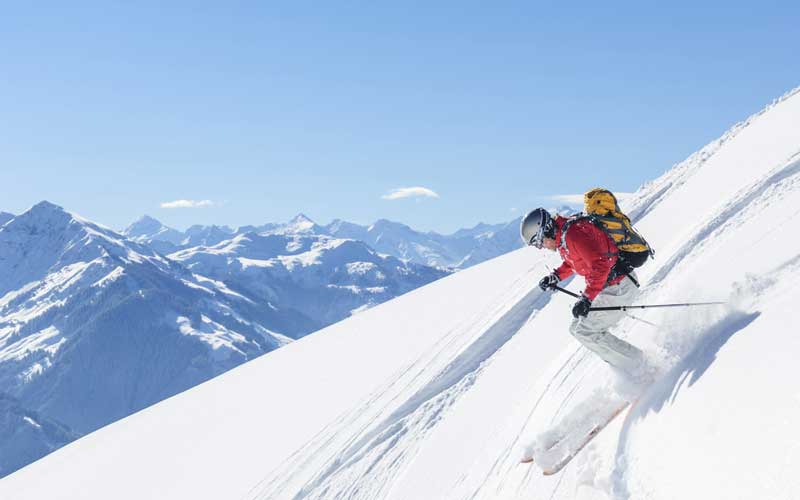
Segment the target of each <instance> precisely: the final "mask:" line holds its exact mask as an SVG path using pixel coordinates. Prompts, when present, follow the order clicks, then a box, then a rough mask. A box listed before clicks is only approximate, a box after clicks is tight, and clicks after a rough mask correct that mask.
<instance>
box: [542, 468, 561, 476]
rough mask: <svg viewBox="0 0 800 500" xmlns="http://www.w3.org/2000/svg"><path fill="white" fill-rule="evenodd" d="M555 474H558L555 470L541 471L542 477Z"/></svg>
mask: <svg viewBox="0 0 800 500" xmlns="http://www.w3.org/2000/svg"><path fill="white" fill-rule="evenodd" d="M557 472H558V471H557V470H550V469H546V470H543V471H542V475H544V476H552V475H553V474H555V473H557Z"/></svg>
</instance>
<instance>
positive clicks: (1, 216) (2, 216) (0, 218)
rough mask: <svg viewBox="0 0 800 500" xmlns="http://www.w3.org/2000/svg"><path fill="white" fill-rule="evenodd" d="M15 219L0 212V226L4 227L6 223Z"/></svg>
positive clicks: (8, 214) (6, 213)
mask: <svg viewBox="0 0 800 500" xmlns="http://www.w3.org/2000/svg"><path fill="white" fill-rule="evenodd" d="M14 217H16V216H15V215H14V214H10V213H8V212H0V226H2V225H4V224H5V223H6V222H8V221H10V220H11V219H13V218H14Z"/></svg>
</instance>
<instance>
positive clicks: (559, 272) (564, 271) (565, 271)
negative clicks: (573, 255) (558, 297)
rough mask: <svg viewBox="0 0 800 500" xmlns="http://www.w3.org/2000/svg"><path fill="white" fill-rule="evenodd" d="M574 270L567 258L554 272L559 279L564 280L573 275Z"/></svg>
mask: <svg viewBox="0 0 800 500" xmlns="http://www.w3.org/2000/svg"><path fill="white" fill-rule="evenodd" d="M574 272H575V270H574V269H572V266H571V265H569V262H567V261H566V260H565V261H564V262H562V263H561V265H560V266H558V269H556V270H555V271H553V274H555V275H556V276H558V281H564V280H565V279H567V278H569V277H570V276H572V274H573V273H574Z"/></svg>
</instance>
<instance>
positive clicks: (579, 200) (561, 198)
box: [548, 191, 633, 207]
mask: <svg viewBox="0 0 800 500" xmlns="http://www.w3.org/2000/svg"><path fill="white" fill-rule="evenodd" d="M614 196H616V197H617V201H623V200H625V199H626V198H629V197H631V196H633V193H618V192H616V191H615V192H614ZM548 198H550V199H551V200H554V201H557V202H559V203H563V204H565V205H570V206H577V207H582V206H583V193H580V194H556V195H553V196H548Z"/></svg>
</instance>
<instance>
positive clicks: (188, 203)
mask: <svg viewBox="0 0 800 500" xmlns="http://www.w3.org/2000/svg"><path fill="white" fill-rule="evenodd" d="M214 205H215V203H214V202H213V201H211V200H175V201H165V202H164V203H162V204H161V208H206V207H213V206H214Z"/></svg>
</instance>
